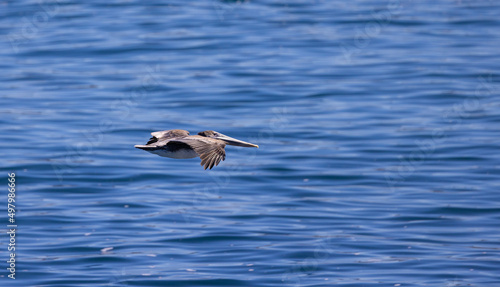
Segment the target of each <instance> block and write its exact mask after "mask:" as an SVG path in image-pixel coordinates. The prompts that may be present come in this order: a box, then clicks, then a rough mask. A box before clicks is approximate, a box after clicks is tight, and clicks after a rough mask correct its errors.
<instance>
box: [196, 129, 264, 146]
mask: <svg viewBox="0 0 500 287" xmlns="http://www.w3.org/2000/svg"><path fill="white" fill-rule="evenodd" d="M198 135H200V136H202V137H207V138H213V139H218V140H221V141H224V142H225V143H226V144H228V145H234V146H243V147H257V148H258V147H259V146H258V145H256V144H253V143H248V142H244V141H240V140H237V139H235V138H232V137H228V136H226V135H224V134H221V133H219V132H216V131H210V130H209V131H203V132H199V133H198Z"/></svg>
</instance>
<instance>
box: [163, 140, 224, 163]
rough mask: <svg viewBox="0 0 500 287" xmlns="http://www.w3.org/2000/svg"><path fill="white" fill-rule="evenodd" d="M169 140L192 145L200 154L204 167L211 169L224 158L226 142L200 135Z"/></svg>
mask: <svg viewBox="0 0 500 287" xmlns="http://www.w3.org/2000/svg"><path fill="white" fill-rule="evenodd" d="M170 142H180V143H185V144H187V145H189V146H190V147H192V148H193V149H194V151H195V152H196V153H197V154H198V155H199V156H200V158H201V165H202V166H204V168H205V169H207V168H208V169H212V168H213V167H214V166H217V165H218V164H219V163H220V162H221V161H223V160H225V159H226V151H225V150H224V148H225V147H226V144H225V143H224V142H223V141H219V140H212V139H210V138H203V137H200V138H196V139H190V138H185V139H176V140H173V141H170ZM170 142H169V144H170Z"/></svg>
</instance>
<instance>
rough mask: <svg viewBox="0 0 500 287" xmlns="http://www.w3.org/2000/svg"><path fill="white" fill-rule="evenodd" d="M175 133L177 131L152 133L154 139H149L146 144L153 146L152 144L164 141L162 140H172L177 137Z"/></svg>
mask: <svg viewBox="0 0 500 287" xmlns="http://www.w3.org/2000/svg"><path fill="white" fill-rule="evenodd" d="M175 131H176V130H166V131H159V132H152V133H151V135H152V137H151V138H150V139H149V141H148V142H147V143H146V145H148V144H152V143H155V142H159V141H162V140H166V139H171V138H173V137H175V136H177V135H176V134H175V133H174V132H175ZM188 134H189V133H188Z"/></svg>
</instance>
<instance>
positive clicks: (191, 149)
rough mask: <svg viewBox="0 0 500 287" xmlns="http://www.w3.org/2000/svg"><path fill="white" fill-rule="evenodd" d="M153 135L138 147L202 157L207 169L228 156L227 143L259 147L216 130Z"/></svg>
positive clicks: (178, 156)
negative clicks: (192, 133)
mask: <svg viewBox="0 0 500 287" xmlns="http://www.w3.org/2000/svg"><path fill="white" fill-rule="evenodd" d="M151 135H152V136H153V137H152V138H151V139H150V140H149V141H148V142H147V144H145V145H136V146H135V147H136V148H139V149H142V150H145V151H148V152H150V153H153V154H157V155H159V156H163V157H169V158H176V159H185V158H195V157H200V158H201V165H203V166H204V167H205V169H207V168H210V169H212V168H213V167H214V166H217V165H218V164H219V163H220V162H221V161H222V160H225V158H226V152H225V149H224V148H225V147H226V144H229V145H236V146H244V147H259V146H258V145H255V144H251V143H247V142H244V141H240V140H237V139H234V138H231V137H228V136H226V135H223V134H221V133H218V132H216V131H204V132H200V133H198V135H189V132H188V131H185V130H167V131H159V132H153V133H151Z"/></svg>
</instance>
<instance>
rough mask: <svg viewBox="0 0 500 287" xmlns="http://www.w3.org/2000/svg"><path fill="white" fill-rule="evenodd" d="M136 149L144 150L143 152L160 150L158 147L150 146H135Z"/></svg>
mask: <svg viewBox="0 0 500 287" xmlns="http://www.w3.org/2000/svg"><path fill="white" fill-rule="evenodd" d="M134 147H135V148H138V149H142V150H155V149H158V147H156V146H148V145H140V144H138V145H135V146H134Z"/></svg>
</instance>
